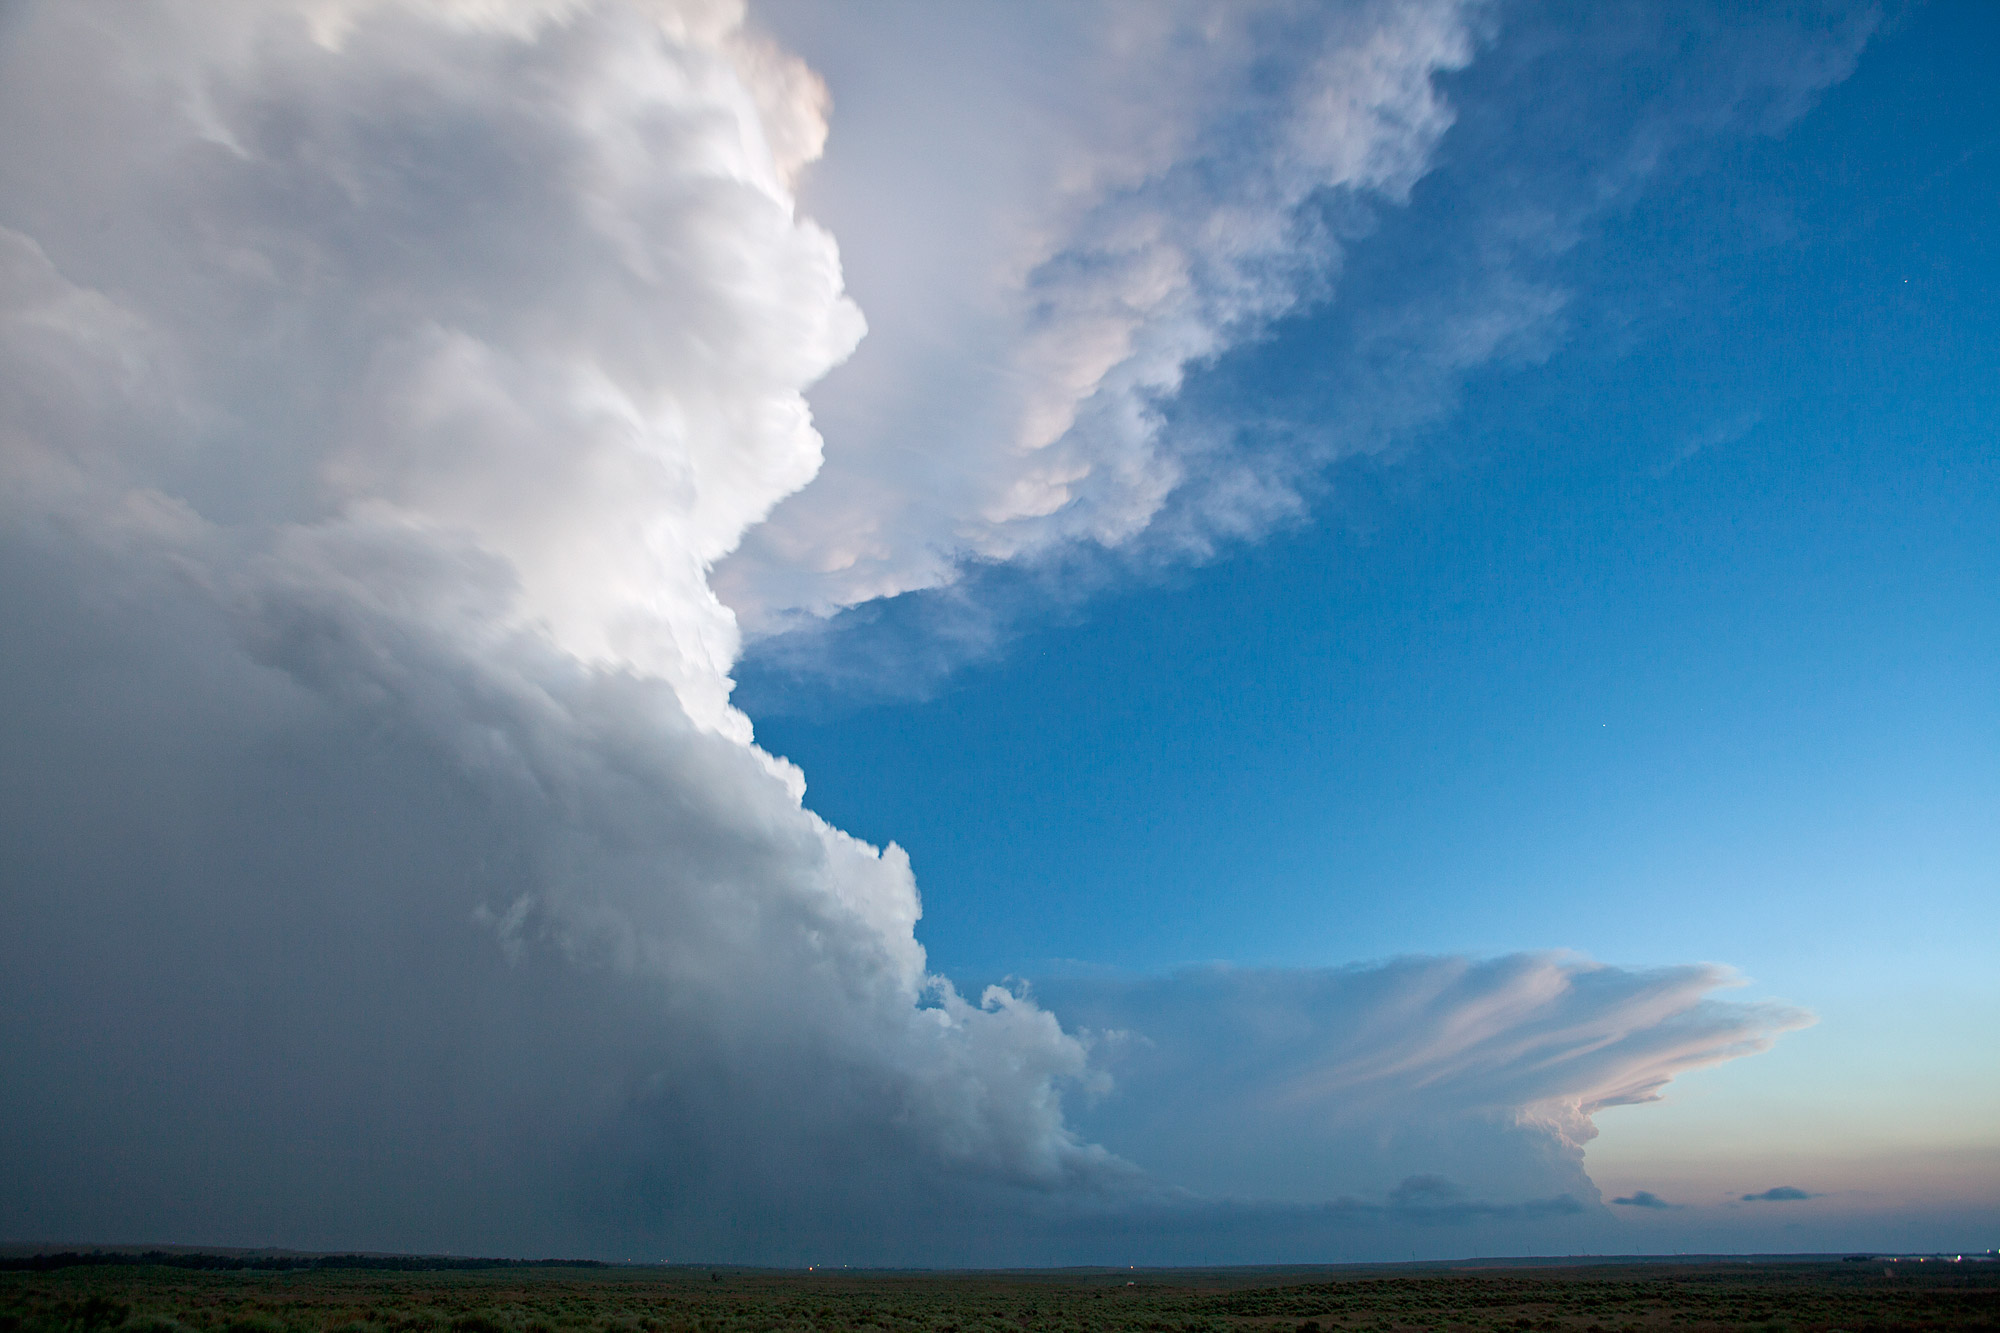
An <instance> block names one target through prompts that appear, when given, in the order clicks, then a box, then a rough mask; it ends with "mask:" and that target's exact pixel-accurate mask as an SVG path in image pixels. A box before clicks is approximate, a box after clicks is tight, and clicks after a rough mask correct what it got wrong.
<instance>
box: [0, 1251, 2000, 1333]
mask: <svg viewBox="0 0 2000 1333" xmlns="http://www.w3.org/2000/svg"><path fill="white" fill-rule="evenodd" d="M150 1257H151V1258H155V1259H162V1258H164V1259H166V1260H167V1262H139V1261H137V1260H136V1259H132V1258H127V1259H125V1260H123V1261H121V1262H118V1263H112V1264H107V1263H102V1262H95V1263H70V1264H67V1265H63V1266H56V1265H49V1264H43V1265H42V1271H33V1270H32V1269H31V1268H29V1267H27V1266H26V1265H24V1264H23V1263H22V1261H19V1260H16V1261H12V1262H11V1263H10V1264H9V1265H8V1267H9V1268H11V1269H12V1270H13V1271H4V1272H0V1333H1023V1331H1024V1330H1032V1331H1033V1333H1418V1331H1420V1330H1421V1331H1422V1333H1489V1331H1501V1333H1530V1331H1531V1333H1638V1331H1639V1330H1648V1331H1650V1330H1674V1333H1703V1331H1704V1330H1723V1329H1751V1330H1756V1331H1757V1333H1871V1331H1872V1330H1887V1329H1920V1330H1927V1331H1944V1330H1951V1331H1953V1333H1956V1331H1957V1330H1976V1329H1995V1330H2000V1265H1996V1264H1970V1263H1968V1264H1962V1265H1960V1264H1935V1263H1934V1264H1924V1265H1917V1264H1900V1265H1890V1264H1884V1263H1866V1264H1862V1263H1761V1262H1760V1263H1743V1262H1735V1263H1700V1264H1694V1263H1690V1264H1663V1263H1646V1264H1598V1265H1592V1266H1578V1267H1564V1268H1537V1269H1530V1268H1520V1267H1507V1268H1481V1267H1474V1266H1466V1267H1461V1268H1452V1269H1445V1268H1431V1267H1427V1268H1422V1269H1404V1270H1400V1271H1397V1270H1367V1269H1341V1270H1298V1269H1291V1270H1246V1269H1236V1270H1207V1271H1193V1272H1159V1271H1147V1272H1144V1273H1140V1272H1124V1271H1117V1272H1110V1271H1099V1270H1090V1271H1084V1270H1071V1271H1064V1272H1055V1273H1019V1274H993V1273H987V1274H934V1273H926V1274H900V1273H848V1272H845V1271H833V1272H812V1273H797V1272H789V1273H771V1272H747V1271H737V1270H708V1269H681V1268H671V1269H661V1268H624V1267H590V1268H584V1267H556V1266H528V1265H492V1266H483V1267H482V1266H468V1265H467V1264H465V1263H463V1262H461V1263H459V1264H458V1265H457V1266H455V1267H452V1268H439V1269H435V1270H433V1271H418V1270H417V1269H416V1267H415V1265H414V1263H413V1261H408V1260H401V1261H395V1260H391V1261H379V1262H373V1263H371V1262H370V1261H363V1260H358V1259H352V1258H343V1259H341V1260H339V1261H337V1262H328V1261H325V1260H310V1259H295V1260H268V1261H266V1260H258V1261H256V1262H254V1263H251V1262H246V1263H243V1264H241V1265H240V1266H232V1267H226V1268H224V1267H217V1266H213V1265H208V1264H202V1263H200V1261H198V1260H194V1259H189V1258H188V1257H186V1256H150ZM364 1263H368V1264H369V1265H370V1266H363V1265H364ZM383 1264H397V1265H399V1266H398V1267H387V1266H381V1265H383ZM260 1265H261V1266H260Z"/></svg>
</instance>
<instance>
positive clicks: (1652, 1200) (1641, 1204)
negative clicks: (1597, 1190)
mask: <svg viewBox="0 0 2000 1333" xmlns="http://www.w3.org/2000/svg"><path fill="white" fill-rule="evenodd" d="M1611 1202H1613V1203H1618V1204H1623V1205H1625V1206H1626V1207H1627V1208H1661V1209H1665V1208H1685V1207H1686V1206H1687V1205H1686V1204H1679V1203H1668V1202H1667V1201H1666V1200H1665V1199H1662V1198H1661V1197H1660V1196H1659V1195H1657V1194H1655V1193H1653V1192H1652V1191H1651V1190H1639V1191H1637V1192H1636V1193H1632V1194H1628V1195H1626V1196H1625V1197H1624V1198H1622V1199H1613V1200H1612V1201H1611Z"/></svg>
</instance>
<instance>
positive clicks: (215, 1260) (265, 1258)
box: [0, 1250, 608, 1273]
mask: <svg viewBox="0 0 2000 1333" xmlns="http://www.w3.org/2000/svg"><path fill="white" fill-rule="evenodd" d="M141 1264H151V1265H158V1266H160V1267H163V1268H198V1269H203V1270H211V1271H216V1272H237V1271H245V1270H249V1271H257V1272H284V1273H289V1272H296V1271H301V1270H311V1269H319V1268H380V1269H388V1270H391V1271H393V1272H399V1273H438V1272H446V1271H450V1270H455V1269H473V1268H605V1267H608V1265H607V1264H605V1262H604V1261H603V1260H601V1259H459V1258H454V1257H452V1256H450V1255H441V1254H430V1255H425V1254H181V1253H169V1252H168V1251H166V1250H146V1251H144V1252H143V1253H137V1252H133V1251H130V1250H91V1251H89V1252H88V1253H85V1252H83V1251H80V1250H65V1251H63V1252H62V1253H60V1254H30V1255H26V1256H0V1272H4V1273H49V1272H54V1271H55V1270H56V1269H58V1268H80V1267H86V1266H113V1267H128V1268H129V1267H135V1266H138V1265H141Z"/></svg>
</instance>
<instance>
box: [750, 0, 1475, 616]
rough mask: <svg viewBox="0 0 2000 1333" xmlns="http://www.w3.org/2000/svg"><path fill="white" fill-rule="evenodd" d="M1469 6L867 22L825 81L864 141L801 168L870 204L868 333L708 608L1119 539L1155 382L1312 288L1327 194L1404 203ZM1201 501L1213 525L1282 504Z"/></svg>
mask: <svg viewBox="0 0 2000 1333" xmlns="http://www.w3.org/2000/svg"><path fill="white" fill-rule="evenodd" d="M1480 8H1481V6H1479V5H1478V4H1476V3H1468V2H1467V0H1398V2H1397V3H1363V4H1355V5H1344V6H1340V7H1334V8H1330V7H1327V6H1318V5H1311V6H1307V5H1294V4H1289V3H1282V2H1281V3H1266V4H1247V5H1246V4H1234V3H1231V4H1221V3H1209V2H1208V0H1186V2H1176V3H1169V4H1130V3H1122V0H1109V2H1101V3H1090V4H1084V5H1051V6H1045V7H1040V8H1037V9H1036V10H1034V11H1033V14H1032V17H1030V16H1028V15H1024V14H1023V12H1022V11H1021V10H1020V8H1019V7H1018V6H1014V5H1002V6H991V5H971V6H952V7H949V8H948V9H943V10H940V9H937V8H936V7H926V6H903V7H900V8H898V9H896V10H895V12H894V17H893V21H888V20H886V19H885V20H884V21H883V22H881V23H880V25H879V26H870V27H869V29H868V31H869V36H868V37H867V39H866V40H865V42H862V43H858V44H861V45H865V47H866V48H867V59H866V61H865V62H864V63H859V64H857V65H856V66H855V67H854V68H853V69H852V70H851V71H850V72H851V74H852V76H853V77H852V78H851V79H850V81H849V84H848V85H847V86H849V87H852V88H853V89H854V92H853V97H854V98H855V99H856V100H858V101H859V102H860V103H861V106H860V107H859V108H858V110H857V111H856V113H855V114H857V115H858V116H859V117H861V118H862V121H861V123H862V124H863V126H864V127H865V128H864V129H863V131H862V132H863V133H868V134H870V135H871V137H870V138H869V139H868V140H867V141H865V142H863V143H860V144H858V145H855V147H854V148H853V149H852V151H851V154H850V156H849V157H847V158H845V159H840V160H838V161H837V162H836V163H835V169H834V170H833V171H832V172H831V173H829V174H828V175H827V176H826V177H825V178H824V189H825V190H826V191H828V192H832V194H833V197H831V198H829V199H828V200H827V201H826V202H827V203H828V204H829V206H830V207H832V208H833V209H834V211H835V212H838V213H847V214H850V215H862V214H865V215H867V216H869V217H870V220H871V223H872V222H874V221H875V220H876V219H877V218H880V219H881V222H882V226H881V228H879V229H875V230H878V231H879V232H880V233H881V234H880V235H877V236H876V237H875V238H874V240H875V244H874V245H872V246H871V247H870V249H871V250H872V251H874V252H876V253H879V254H881V255H882V256H883V257H884V259H885V263H884V265H883V267H882V268H881V269H880V270H878V271H874V272H869V273H865V274H862V275H860V276H859V277H858V278H857V281H858V282H859V283H860V287H859V288H858V290H860V292H861V294H862V297H863V300H864V302H865V303H866V304H867V305H868V306H869V308H870V309H871V310H874V311H876V312H878V314H879V315H880V316H881V319H880V320H879V322H878V326H879V336H878V337H877V339H876V340H875V341H874V343H873V344H871V346H870V347H869V349H868V352H867V354H866V355H865V356H863V357H862V358H861V359H860V360H858V361H857V362H855V363H854V364H853V365H851V366H850V367H848V368H847V369H845V370H843V371H842V372H840V373H839V374H838V375H836V376H835V377H834V378H833V379H832V380H830V381H829V383H828V384H827V386H826V387H825V388H824V389H823V390H821V391H820V392H819V393H818V394H817V395H816V399H817V401H818V403H819V406H820V409H821V411H822V413H823V414H825V415H826V417H827V419H828V429H829V430H830V432H831V433H832V437H833V438H834V439H835V441H836V443H837V447H836V449H835V450H834V451H833V453H832V456H831V458H830V461H829V465H828V467H827V469H826V471H825V473H824V474H823V475H822V477H821V478H820V480H819V481H818V482H817V483H816V484H815V485H814V486H813V487H811V488H809V489H808V490H806V491H803V492H801V493H800V494H798V495H797V496H795V497H793V498H792V499H791V500H790V501H788V502H787V503H786V504H784V505H783V506H781V507H780V508H779V510H778V511H777V512H776V513H775V514H774V516H773V517H772V519H771V521H770V522H768V523H766V524H764V525H763V526H761V527H760V528H759V529H757V531H756V532H755V533H754V534H752V536H751V537H750V539H749V540H748V541H747V543H746V545H745V547H744V549H743V550H742V551H741V552H740V553H739V554H737V555H736V556H735V557H733V558H732V560H731V561H730V562H729V563H728V564H727V565H726V566H725V567H724V569H723V571H722V585H721V586H722V587H723V588H724V589H725V594H726V596H727V597H728V598H729V600H730V601H731V603H732V605H734V606H736V607H737V608H739V610H741V611H742V612H743V613H744V614H745V615H746V616H747V617H748V620H749V623H750V624H751V625H752V626H753V627H755V628H757V629H759V630H768V629H773V628H777V627H779V626H781V625H784V624H787V623H791V622H792V621H793V619H795V615H796V613H808V614H811V615H825V614H828V613H830V612H832V611H835V610H838V609H839V608H842V607H846V606H852V605H855V604H858V603H861V602H865V601H868V600H871V599H874V598H879V597H884V596H889V595H893V594H895V593H899V592H904V591H908V590H911V589H918V588H926V587H932V586H936V585H939V584H942V583H947V582H950V581H951V580H952V579H954V578H955V577H956V574H957V571H958V568H959V567H960V566H961V565H962V564H963V563H964V562H966V561H970V560H1009V559H1015V558H1019V557H1022V556H1028V555H1033V554H1035V553H1038V552H1042V551H1046V550H1049V549H1051V548H1054V547H1057V546H1061V545H1064V544H1068V543H1076V542H1087V543H1096V544H1101V545H1105V546H1118V545H1120V544H1123V543H1125V542H1127V541H1129V540H1131V539H1132V538H1134V537H1135V536H1137V535H1138V534H1139V533H1141V532H1143V531H1144V530H1145V529H1146V528H1147V526H1148V525H1149V523H1151V521H1152V520H1153V518H1154V517H1155V515H1157V514H1158V513H1159V512H1160V510H1161V507H1162V506H1163V505H1164V504H1165V503H1166V500H1167V497H1168V495H1169V494H1170V493H1171V492H1173V491H1174V489H1175V488H1176V487H1177V486H1178V485H1180V483H1181V482H1182V480H1183V473H1184V464H1183V462H1182V461H1181V459H1180V458H1179V457H1178V455H1177V453H1176V451H1175V450H1174V449H1173V448H1171V447H1170V446H1169V442H1167V441H1165V440H1163V439H1162V436H1161V429H1160V418H1159V411H1158V407H1159V404H1160V403H1161V402H1162V400H1164V399H1166V398H1169V397H1171V396H1172V395H1173V394H1174V393H1175V392H1176V391H1177V390H1178V389H1179V387H1180V385H1181V382H1182V378H1183V376H1184V374H1185V372H1186V370H1187V368H1188V367H1189V366H1190V365H1191V364H1193V363H1196V362H1199V361H1202V360H1203V359H1205V358H1209V357H1213V356H1214V355H1216V354H1217V353H1219V352H1220V351H1222V350H1224V349H1225V348H1227V347H1228V346H1230V345H1231V344H1233V343H1235V342H1238V341H1241V340H1242V339H1244V338H1247V337H1250V336H1253V335H1254V334H1255V333H1256V332H1257V331H1258V330H1259V329H1261V328H1262V327H1263V326H1264V325H1266V324H1267V323H1268V322H1269V321H1270V320H1271V319H1272V318H1274V317H1275V316H1277V315H1280V314H1282V313H1284V312H1286V311H1288V310H1290V309H1292V308H1294V307H1295V306H1296V305H1297V304H1298V303H1299V302H1301V301H1302V300H1305V299H1308V298H1311V297H1313V296H1316V295H1320V294H1323V292H1324V290H1325V288H1326V287H1327V285H1328V284H1329V282H1330V281H1331V280H1332V279H1333V278H1334V277H1335V275H1336V274H1337V273H1338V271H1339V268H1340V264H1341V258H1342V237H1341V235H1340V231H1339V228H1340V225H1341V218H1342V217H1343V216H1347V215H1352V214H1354V213H1355V212H1356V210H1358V209H1360V208H1362V207H1364V206H1365V205H1366V204H1367V203H1368V202H1371V201H1391V202H1393V201H1398V200H1400V199H1402V198H1403V197H1404V196H1405V195H1406V193H1407V191H1408V190H1409V188H1410V186H1411V185H1412V184H1413V183H1414V182H1415V181H1416V179H1417V178H1418V177H1419V176H1420V175H1421V174H1422V173H1423V172H1424V170H1425V168H1426V165H1427V163H1428V161H1429V157H1430V153H1431V150H1432V149H1433V147H1434V146H1435V144H1436V143H1437V140H1438V138H1439V136H1440V135H1442V134H1443V132H1444V131H1445V129H1446V128H1447V127H1449V126H1450V124H1451V122H1452V114H1451V110H1450V108H1449V107H1448V106H1447V105H1446V103H1445V102H1444V100H1443V98H1442V97H1441V96H1440V94H1439V93H1438V91H1437V89H1436V88H1435V86H1434V84H1433V79H1434V77H1435V76H1436V75H1437V74H1438V73H1439V72H1440V71H1445V70H1450V69H1455V68H1457V67H1459V66H1462V65H1463V64H1464V63H1465V62H1466V61H1468V60H1469V59H1470V58H1471V55H1472V49H1473V47H1472V35H1471V33H1470V31H1469V30H1468V22H1469V19H1470V16H1472V15H1474V14H1476V13H1477V12H1478V11H1479V10H1480ZM761 12H764V13H766V14H767V16H768V17H770V18H771V19H772V20H773V21H774V22H776V23H777V24H778V25H779V26H780V27H781V28H784V27H787V26H795V27H796V26H809V25H811V24H813V23H819V22H829V21H830V22H833V23H845V19H844V18H837V17H834V16H831V15H823V14H821V13H819V12H818V11H812V10H807V11H803V12H802V11H800V10H799V9H796V8H792V9H788V8H787V7H786V6H785V5H783V4H774V5H770V6H767V7H765V9H764V10H762V11H761ZM878 16H879V14H878ZM1028 34H1032V35H1033V36H1032V50H1026V49H1023V48H1024V47H1025V46H1026V45H1027V44H1028V43H1027V41H1026V40H1024V39H1025V38H1026V37H1027V35H1028ZM890 65H893V67H894V69H895V71H896V73H895V75H894V76H893V78H878V79H871V78H870V75H871V74H873V73H876V72H877V71H879V70H881V69H882V68H884V67H886V66H890ZM871 85H886V86H871ZM846 95H847V94H846V93H843V96H846ZM891 123H893V128H890V125H891ZM840 151H841V149H840V146H839V141H838V140H836V146H835V152H836V155H838V154H839V153H840ZM912 181H915V182H920V188H919V189H917V190H911V189H909V188H907V186H908V184H909V183H910V182H912ZM898 184H901V185H903V186H904V187H905V188H904V189H902V190H901V191H900V192H898V191H897V189H896V187H897V185H898ZM842 192H844V193H842ZM885 195H888V196H891V197H893V199H894V203H893V205H890V206H885V205H884V204H883V203H882V201H881V200H882V196H885ZM889 214H895V215H896V216H887V215H889ZM884 237H887V238H888V239H886V240H885V239H884ZM1252 489H1254V488H1252ZM1280 492H1282V493H1280ZM1211 498H1212V502H1213V503H1212V506H1211V507H1212V508H1214V509H1215V510H1216V512H1215V513H1214V514H1213V515H1212V516H1211V519H1212V521H1213V522H1214V523H1215V524H1218V525H1222V526H1231V525H1235V526H1241V525H1243V524H1245V523H1248V524H1250V525H1251V526H1253V527H1254V526H1258V525H1261V524H1262V523H1264V522H1268V521H1269V518H1270V514H1269V513H1268V512H1266V511H1268V510H1270V509H1273V508H1276V509H1286V508H1289V507H1294V506H1295V505H1296V500H1295V498H1293V497H1292V496H1291V494H1290V493H1289V491H1283V488H1282V487H1280V488H1279V490H1278V491H1274V492H1272V493H1271V494H1267V495H1261V496H1259V495H1249V494H1245V493H1243V488H1242V487H1240V486H1239V487H1237V488H1236V489H1235V490H1234V491H1233V492H1226V491H1223V490H1218V491H1217V492H1216V494H1215V495H1214V496H1212V497H1211ZM1232 509H1242V510H1245V511H1246V512H1245V513H1243V514H1231V513H1229V512H1227V511H1229V510H1232ZM1248 511H1255V513H1254V515H1253V514H1251V513H1250V512H1248Z"/></svg>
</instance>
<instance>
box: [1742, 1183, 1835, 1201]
mask: <svg viewBox="0 0 2000 1333" xmlns="http://www.w3.org/2000/svg"><path fill="white" fill-rule="evenodd" d="M1818 1197H1819V1195H1817V1194H1812V1193H1808V1192H1807V1191H1805V1190H1802V1189H1800V1188H1799V1187H1798V1186H1796V1185H1775V1186H1773V1187H1772V1188H1770V1189H1767V1190H1759V1191H1758V1192H1757V1193H1755V1194H1746V1195H1744V1196H1743V1202H1744V1203H1798V1202H1799V1201H1801V1200H1803V1199H1817V1198H1818Z"/></svg>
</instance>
